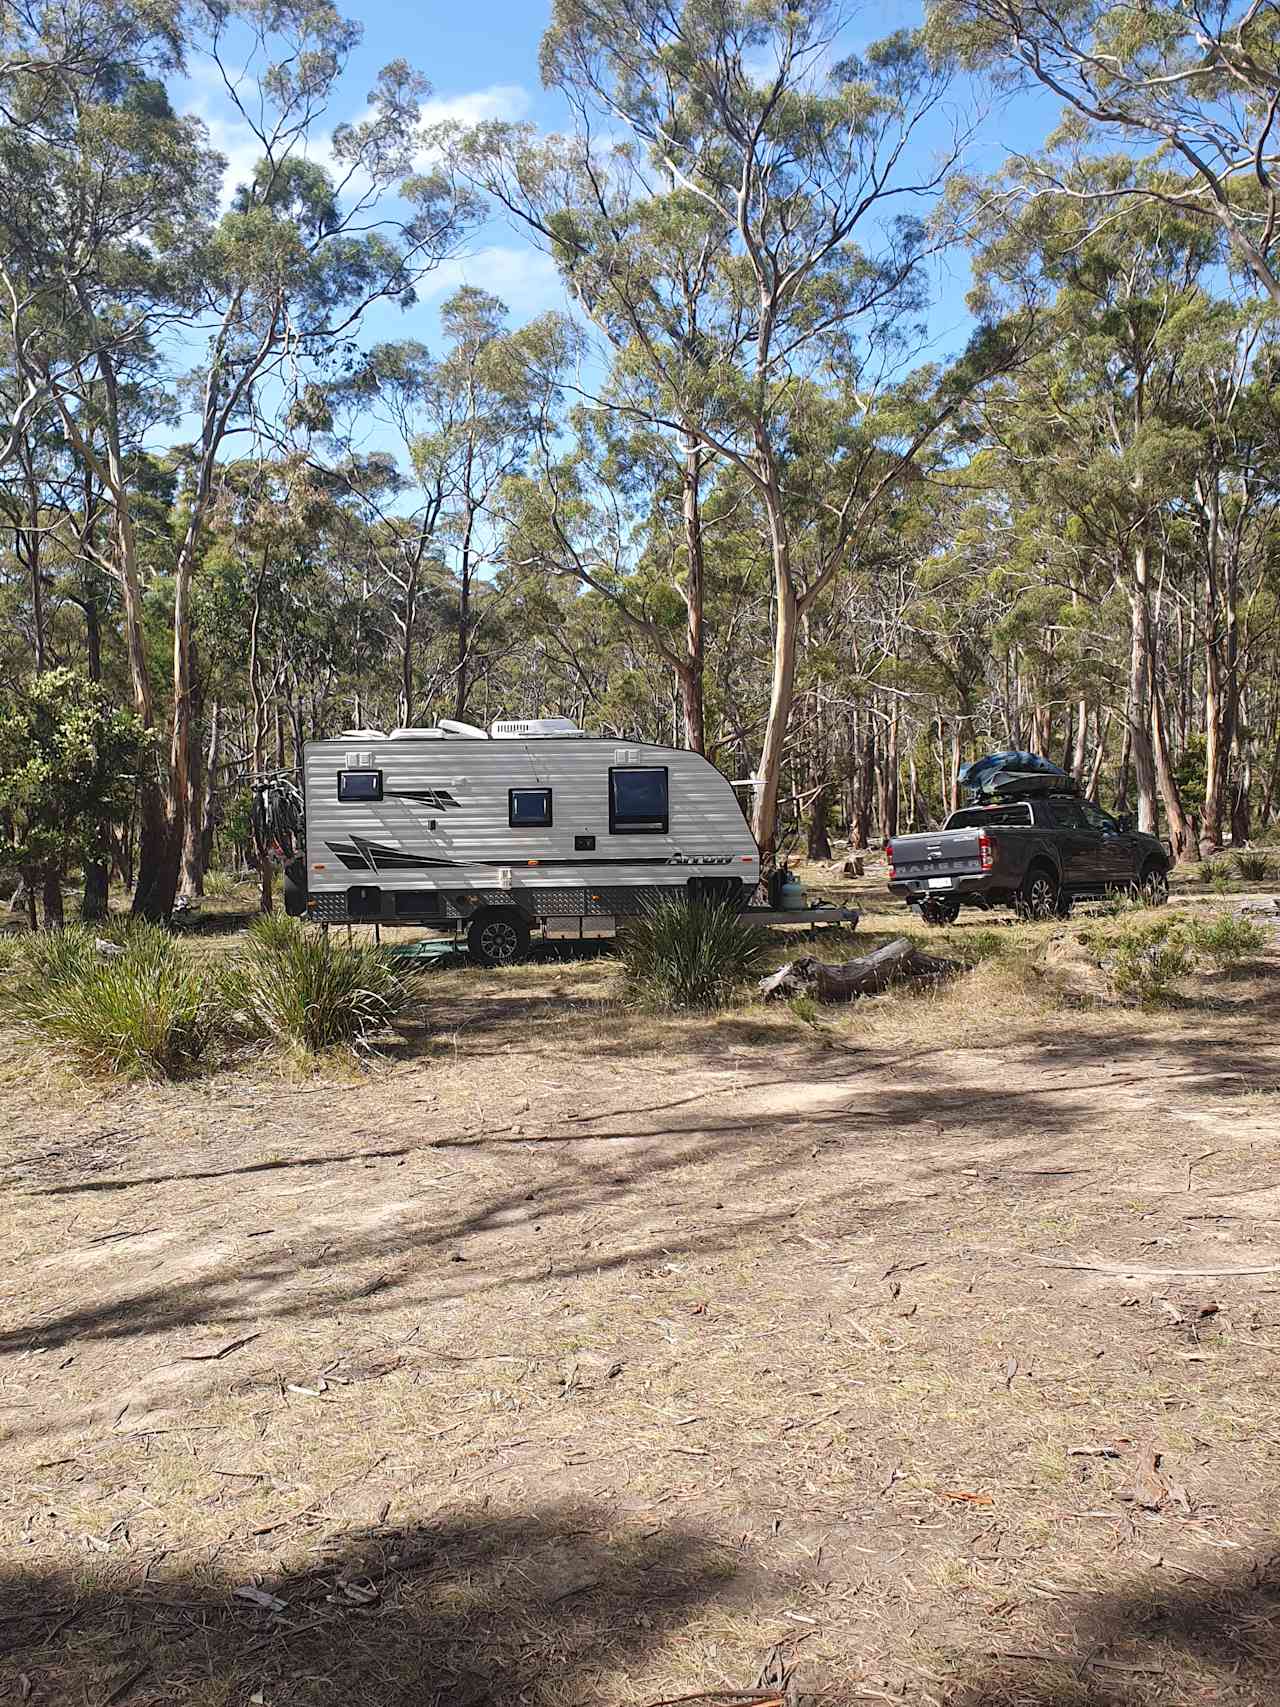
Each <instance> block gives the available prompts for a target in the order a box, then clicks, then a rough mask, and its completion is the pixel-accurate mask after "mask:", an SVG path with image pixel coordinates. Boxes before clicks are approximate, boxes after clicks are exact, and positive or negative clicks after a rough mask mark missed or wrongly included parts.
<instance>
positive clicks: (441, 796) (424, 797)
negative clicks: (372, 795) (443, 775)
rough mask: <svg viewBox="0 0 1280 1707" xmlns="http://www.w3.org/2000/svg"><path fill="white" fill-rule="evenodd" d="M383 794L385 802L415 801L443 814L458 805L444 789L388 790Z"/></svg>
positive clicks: (384, 790)
mask: <svg viewBox="0 0 1280 1707" xmlns="http://www.w3.org/2000/svg"><path fill="white" fill-rule="evenodd" d="M382 793H383V799H384V800H413V801H416V802H417V804H418V805H419V806H435V807H437V808H438V809H439V810H440V811H442V812H443V811H445V810H446V809H447V808H448V807H450V806H456V805H457V804H458V802H457V801H456V800H455V799H454V797H453V796H452V795H451V794H450V793H449V792H448V790H447V789H443V788H423V789H416V788H386V789H383V791H382Z"/></svg>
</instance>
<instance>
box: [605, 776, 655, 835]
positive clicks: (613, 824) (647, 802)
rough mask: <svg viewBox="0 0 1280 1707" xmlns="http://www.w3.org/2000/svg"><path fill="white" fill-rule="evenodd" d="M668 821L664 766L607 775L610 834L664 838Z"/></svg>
mask: <svg viewBox="0 0 1280 1707" xmlns="http://www.w3.org/2000/svg"><path fill="white" fill-rule="evenodd" d="M668 822H669V809H668V799H667V767H666V766H665V765H649V766H646V767H645V768H644V769H631V768H628V769H626V770H622V769H620V768H618V767H617V766H615V767H614V768H613V769H611V770H610V772H609V834H610V835H611V836H643V835H651V836H665V835H666V833H667V825H668Z"/></svg>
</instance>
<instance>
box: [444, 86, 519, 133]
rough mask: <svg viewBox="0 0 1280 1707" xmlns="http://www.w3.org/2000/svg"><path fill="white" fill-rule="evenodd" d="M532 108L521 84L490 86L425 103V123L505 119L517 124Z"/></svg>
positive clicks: (483, 121)
mask: <svg viewBox="0 0 1280 1707" xmlns="http://www.w3.org/2000/svg"><path fill="white" fill-rule="evenodd" d="M530 105H531V101H530V96H529V91H528V90H527V89H526V88H524V87H523V86H522V85H521V84H519V83H491V84H490V85H489V87H488V88H487V89H472V90H470V91H468V92H467V93H466V94H462V95H433V96H432V97H431V98H430V100H428V101H424V102H423V103H422V122H423V124H424V126H425V125H433V124H461V125H475V124H484V123H485V121H486V120H488V119H502V120H504V121H505V122H506V123H508V124H514V123H515V122H516V120H517V119H522V118H524V116H525V114H526V113H527V112H528V111H529V107H530Z"/></svg>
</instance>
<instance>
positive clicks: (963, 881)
mask: <svg viewBox="0 0 1280 1707" xmlns="http://www.w3.org/2000/svg"><path fill="white" fill-rule="evenodd" d="M885 851H886V852H887V853H888V856H889V888H890V891H891V892H892V893H893V894H894V895H899V896H901V897H902V899H903V900H904V901H905V902H906V904H907V905H908V907H919V909H920V914H921V917H922V918H923V919H924V921H925V923H926V924H931V925H948V924H951V923H952V921H953V920H954V919H955V918H956V917H957V916H958V914H959V912H960V909H961V907H985V908H993V907H1012V908H1014V909H1015V911H1016V912H1017V913H1018V914H1019V915H1020V916H1021V917H1023V918H1034V919H1044V918H1052V917H1053V916H1054V915H1058V916H1059V917H1060V916H1062V915H1064V914H1065V913H1067V912H1068V911H1069V910H1070V907H1071V903H1072V902H1073V901H1075V900H1078V899H1082V898H1084V897H1086V896H1096V895H1107V894H1112V893H1116V892H1122V891H1133V892H1138V891H1142V892H1145V893H1146V895H1147V896H1148V897H1149V899H1151V900H1152V901H1156V902H1161V901H1164V900H1166V899H1167V898H1168V894H1169V867H1170V865H1171V864H1172V863H1173V861H1172V856H1171V854H1170V851H1169V847H1168V845H1167V844H1166V843H1165V842H1162V841H1160V840H1158V839H1157V838H1156V837H1155V836H1149V835H1147V834H1145V832H1143V831H1141V830H1135V829H1134V828H1133V826H1132V824H1131V822H1130V820H1129V819H1127V818H1113V817H1112V816H1111V814H1110V813H1108V812H1102V811H1100V810H1099V809H1098V807H1096V806H1093V805H1091V804H1090V803H1089V802H1088V801H1087V800H1076V799H1070V798H1063V797H1049V798H1036V799H1031V800H1002V801H999V802H997V803H995V804H993V805H981V806H966V807H964V808H963V809H962V810H961V811H959V812H953V813H952V814H951V816H950V817H949V818H948V819H947V821H946V823H945V824H944V825H943V827H942V828H941V829H940V830H935V831H932V832H928V833H926V834H923V835H913V836H894V837H893V839H892V840H891V841H890V842H888V843H887V844H886V850H885Z"/></svg>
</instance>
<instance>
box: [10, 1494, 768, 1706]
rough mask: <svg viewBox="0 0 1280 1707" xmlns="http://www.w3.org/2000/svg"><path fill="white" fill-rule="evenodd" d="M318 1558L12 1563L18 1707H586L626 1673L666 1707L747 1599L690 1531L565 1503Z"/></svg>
mask: <svg viewBox="0 0 1280 1707" xmlns="http://www.w3.org/2000/svg"><path fill="white" fill-rule="evenodd" d="M126 1540H127V1538H126ZM307 1553H308V1554H309V1556H310V1557H311V1558H313V1559H316V1562H314V1563H310V1564H308V1565H307V1566H306V1568H305V1569H301V1570H296V1571H283V1572H281V1573H280V1574H278V1575H277V1574H272V1575H270V1576H266V1577H261V1578H258V1577H255V1576H253V1575H252V1574H251V1567H249V1568H245V1567H241V1568H240V1569H239V1570H233V1571H225V1570H218V1569H210V1568H207V1567H206V1568H199V1569H186V1568H184V1569H183V1570H181V1571H166V1570H165V1569H164V1566H163V1564H162V1563H160V1564H159V1565H158V1567H157V1568H156V1569H154V1570H153V1569H152V1568H151V1566H148V1567H146V1568H145V1569H144V1568H143V1567H142V1566H141V1565H140V1564H139V1563H138V1562H137V1555H136V1554H131V1553H128V1552H126V1553H123V1554H122V1555H121V1563H120V1564H119V1565H115V1564H114V1562H111V1561H108V1560H103V1561H101V1562H99V1561H96V1560H95V1562H94V1565H93V1566H92V1567H84V1568H83V1570H82V1571H81V1572H77V1571H75V1570H66V1569H61V1570H50V1571H41V1570H39V1569H30V1570H22V1569H20V1568H18V1567H15V1566H14V1565H12V1564H9V1565H6V1566H5V1567H4V1569H3V1572H2V1574H0V1585H2V1595H3V1605H4V1618H3V1622H4V1625H5V1628H6V1632H7V1636H8V1641H7V1652H6V1657H5V1659H4V1660H3V1661H2V1662H0V1685H7V1689H6V1690H5V1691H4V1694H5V1699H13V1700H19V1699H21V1700H30V1701H31V1702H32V1703H33V1707H40V1704H41V1703H52V1702H92V1703H96V1704H100V1703H103V1702H107V1701H110V1702H111V1703H113V1704H117V1703H118V1704H121V1707H124V1704H127V1707H160V1704H161V1703H165V1704H167V1703H171V1702H175V1701H179V1700H180V1701H182V1702H184V1703H189V1704H190V1707H213V1704H214V1703H218V1704H222V1703H226V1702H247V1701H254V1702H263V1703H269V1704H270V1707H320V1704H321V1703H323V1704H324V1707H334V1704H335V1703H359V1704H360V1707H402V1704H403V1707H408V1704H409V1703H412V1707H480V1704H481V1703H485V1704H490V1703H492V1704H493V1707H500V1704H505V1703H515V1702H521V1703H527V1702H531V1701H540V1700H547V1701H552V1700H554V1701H556V1702H561V1701H571V1700H581V1701H584V1702H585V1701H588V1700H591V1699H593V1698H598V1697H599V1696H600V1695H602V1694H604V1693H605V1692H606V1689H607V1683H608V1680H609V1679H610V1678H611V1676H615V1675H616V1676H618V1677H622V1676H626V1677H628V1678H635V1679H637V1680H640V1681H641V1682H642V1683H643V1682H645V1680H647V1679H648V1678H649V1677H650V1676H653V1678H654V1680H655V1682H654V1687H653V1688H652V1689H649V1690H648V1694H649V1695H650V1696H652V1697H654V1698H656V1697H658V1696H661V1695H662V1694H664V1693H665V1691H664V1689H663V1688H662V1687H661V1684H662V1681H663V1679H662V1675H661V1674H662V1671H663V1668H664V1665H665V1666H667V1667H669V1666H670V1663H671V1662H670V1658H669V1655H668V1653H667V1650H668V1648H669V1646H670V1644H671V1643H672V1641H673V1639H674V1638H675V1637H676V1636H677V1635H678V1634H679V1633H680V1632H681V1631H682V1629H683V1628H684V1627H685V1626H686V1625H687V1624H688V1623H689V1621H690V1619H692V1618H693V1617H694V1616H695V1615H697V1614H698V1613H699V1612H700V1611H701V1610H702V1609H703V1608H705V1607H706V1605H707V1604H708V1603H709V1602H710V1601H712V1600H714V1599H715V1598H717V1597H720V1596H731V1595H732V1594H733V1592H734V1591H733V1587H732V1579H733V1577H734V1575H735V1572H736V1570H737V1562H736V1558H735V1555H734V1554H733V1553H732V1552H731V1551H729V1550H728V1549H726V1548H724V1547H723V1546H720V1545H717V1544H714V1543H712V1542H711V1541H709V1540H708V1539H707V1538H706V1537H703V1536H700V1535H698V1534H696V1533H693V1532H692V1531H688V1530H681V1529H675V1528H662V1529H655V1528H653V1526H652V1523H650V1524H649V1526H648V1527H647V1528H641V1527H639V1526H636V1525H631V1526H627V1525H624V1524H623V1523H621V1522H620V1521H619V1520H618V1519H617V1517H616V1515H614V1514H610V1513H606V1512H603V1511H600V1510H595V1509H590V1508H573V1509H567V1508H560V1507H554V1506H553V1507H548V1508H546V1509H543V1510H541V1511H537V1512H534V1513H531V1514H529V1515H527V1516H512V1517H493V1516H489V1515H487V1514H486V1515H482V1516H477V1517H475V1518H474V1519H465V1518H463V1519H455V1520H450V1521H446V1522H440V1523H424V1524H422V1525H416V1526H412V1527H396V1528H387V1527H383V1526H378V1527H374V1528H371V1529H367V1530H363V1531H360V1530H358V1531H354V1532H347V1533H343V1534H340V1535H337V1536H332V1537H329V1538H327V1539H325V1540H324V1541H322V1542H321V1543H320V1544H319V1546H316V1547H310V1548H308V1549H307ZM317 1554H318V1555H319V1556H318V1558H316V1555H317ZM153 1563H155V1561H153ZM237 1590H240V1591H245V1590H247V1591H248V1593H247V1594H246V1593H244V1592H241V1593H237ZM255 1596H257V1599H256V1600H255V1598H254V1597H255ZM762 1657H763V1656H762ZM752 1681H753V1680H752V1679H747V1680H746V1682H747V1684H748V1685H749V1684H750V1683H751V1682H752ZM645 1686H646V1688H647V1683H646V1685H645ZM618 1693H621V1691H619V1692H618Z"/></svg>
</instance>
